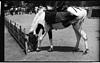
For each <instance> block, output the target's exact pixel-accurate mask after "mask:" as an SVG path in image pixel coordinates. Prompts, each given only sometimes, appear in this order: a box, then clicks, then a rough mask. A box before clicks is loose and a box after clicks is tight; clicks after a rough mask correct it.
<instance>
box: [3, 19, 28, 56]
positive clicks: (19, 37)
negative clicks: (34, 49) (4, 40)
mask: <svg viewBox="0 0 100 63" xmlns="http://www.w3.org/2000/svg"><path fill="white" fill-rule="evenodd" d="M5 24H6V27H7V28H8V31H9V33H10V34H11V35H12V36H13V38H14V39H15V40H16V41H17V43H18V44H19V45H20V47H21V48H22V50H23V51H24V52H25V54H27V53H28V52H27V49H28V48H27V39H26V35H25V28H24V29H23V30H22V27H21V26H19V25H18V24H16V23H15V22H14V21H11V20H8V19H7V18H5Z"/></svg>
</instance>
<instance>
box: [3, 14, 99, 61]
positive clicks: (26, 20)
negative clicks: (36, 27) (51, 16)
mask: <svg viewBox="0 0 100 63" xmlns="http://www.w3.org/2000/svg"><path fill="white" fill-rule="evenodd" d="M6 17H7V18H9V19H11V20H13V21H15V22H16V23H18V24H20V25H22V27H24V28H26V32H28V30H29V28H30V25H31V23H32V20H33V18H34V14H32V15H27V14H25V15H14V16H6ZM99 21H100V19H98V18H95V19H93V18H91V19H86V21H85V22H84V24H83V29H84V30H85V32H86V33H87V36H88V45H89V49H90V50H89V53H88V54H86V55H83V53H82V52H72V51H71V49H72V48H73V47H74V46H75V44H76V36H75V33H74V30H73V28H72V26H69V27H68V28H66V29H62V30H57V31H56V30H53V44H54V51H53V52H48V51H47V49H48V48H49V45H50V43H49V39H48V35H46V36H45V38H44V40H43V41H42V48H43V50H42V51H40V52H31V53H29V54H28V55H25V54H24V52H23V51H22V49H21V48H20V47H19V45H18V44H17V42H16V41H15V40H14V39H13V38H12V37H11V35H10V34H9V32H8V30H7V28H6V27H5V61H99ZM84 47H85V46H84V42H83V40H81V41H80V45H79V48H80V49H82V50H84Z"/></svg>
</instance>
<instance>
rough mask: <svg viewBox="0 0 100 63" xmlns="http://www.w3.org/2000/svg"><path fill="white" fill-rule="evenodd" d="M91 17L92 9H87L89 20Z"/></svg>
mask: <svg viewBox="0 0 100 63" xmlns="http://www.w3.org/2000/svg"><path fill="white" fill-rule="evenodd" d="M91 16H92V8H91V7H90V8H89V13H88V18H90V17H91Z"/></svg>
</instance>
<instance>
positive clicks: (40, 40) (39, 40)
mask: <svg viewBox="0 0 100 63" xmlns="http://www.w3.org/2000/svg"><path fill="white" fill-rule="evenodd" d="M46 33H47V32H46V31H43V33H42V35H41V36H40V37H39V38H38V47H37V49H36V50H37V51H40V50H41V49H40V47H41V42H42V40H43V38H44V37H45V35H46Z"/></svg>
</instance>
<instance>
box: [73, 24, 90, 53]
mask: <svg viewBox="0 0 100 63" xmlns="http://www.w3.org/2000/svg"><path fill="white" fill-rule="evenodd" d="M73 29H74V30H75V33H76V37H77V43H76V48H77V47H78V46H79V41H80V38H81V37H82V38H83V40H84V43H85V51H84V53H87V52H88V44H87V40H88V38H87V34H86V33H85V32H84V31H83V30H82V22H78V23H76V24H74V25H73Z"/></svg>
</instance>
